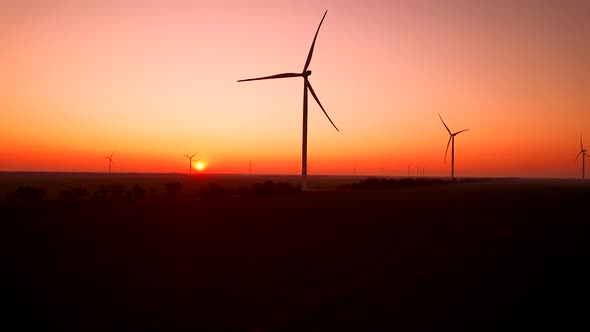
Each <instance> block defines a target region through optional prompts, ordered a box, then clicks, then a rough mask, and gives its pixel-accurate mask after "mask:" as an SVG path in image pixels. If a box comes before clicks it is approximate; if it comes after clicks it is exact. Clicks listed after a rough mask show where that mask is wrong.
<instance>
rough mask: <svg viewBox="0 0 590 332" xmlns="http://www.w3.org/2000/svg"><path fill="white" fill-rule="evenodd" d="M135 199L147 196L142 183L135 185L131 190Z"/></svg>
mask: <svg viewBox="0 0 590 332" xmlns="http://www.w3.org/2000/svg"><path fill="white" fill-rule="evenodd" d="M129 193H130V194H131V197H132V198H134V199H142V198H144V197H145V189H143V187H142V186H140V185H137V184H136V185H134V186H133V188H131V191H130V192H129Z"/></svg>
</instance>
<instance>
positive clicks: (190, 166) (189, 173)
mask: <svg viewBox="0 0 590 332" xmlns="http://www.w3.org/2000/svg"><path fill="white" fill-rule="evenodd" d="M197 153H198V152H195V153H193V155H192V156H189V155H186V154H184V153H183V154H182V155H183V156H185V157H187V158H188V175H189V176H190V175H192V171H193V157H194V156H195V155H196V154H197ZM199 159H201V158H199ZM199 159H197V160H196V161H199Z"/></svg>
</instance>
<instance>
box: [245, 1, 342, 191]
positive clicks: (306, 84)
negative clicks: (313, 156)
mask: <svg viewBox="0 0 590 332" xmlns="http://www.w3.org/2000/svg"><path fill="white" fill-rule="evenodd" d="M327 13H328V11H327V10H326V12H325V13H324V16H323V17H322V20H321V21H320V25H319V26H318V29H317V31H316V33H315V36H314V37H313V42H312V43H311V48H310V49H309V54H308V55H307V60H306V61H305V66H303V71H302V72H301V73H283V74H277V75H271V76H264V77H258V78H249V79H243V80H238V82H246V81H256V80H267V79H275V78H289V77H303V143H302V151H301V164H302V165H301V177H302V179H301V190H302V191H306V190H307V91H308V90H309V92H311V95H312V96H313V98H314V99H315V101H316V102H317V103H318V105H319V106H320V108H321V109H322V111H323V112H324V114H325V115H326V117H327V118H328V120H329V121H330V123H331V124H332V126H334V128H336V130H337V131H338V132H340V130H339V129H338V127H336V125H335V124H334V122H332V119H330V116H328V113H327V112H326V110H325V109H324V106H322V103H321V102H320V100H319V99H318V96H317V95H316V94H315V92H314V91H313V88H312V87H311V83H309V79H308V77H309V75H311V70H308V68H309V64H310V62H311V56H312V55H313V48H314V46H315V41H316V39H317V37H318V32H320V27H321V26H322V23H323V22H324V18H325V17H326V14H327Z"/></svg>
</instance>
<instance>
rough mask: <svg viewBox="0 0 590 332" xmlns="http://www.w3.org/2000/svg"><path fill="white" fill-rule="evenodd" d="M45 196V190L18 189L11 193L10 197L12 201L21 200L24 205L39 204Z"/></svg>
mask: <svg viewBox="0 0 590 332" xmlns="http://www.w3.org/2000/svg"><path fill="white" fill-rule="evenodd" d="M46 194H47V190H45V188H33V187H18V188H17V189H16V190H15V191H14V192H13V193H12V196H13V198H14V199H18V200H22V201H23V202H25V203H29V202H41V201H42V200H43V199H44V198H45V195H46Z"/></svg>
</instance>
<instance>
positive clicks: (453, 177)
mask: <svg viewBox="0 0 590 332" xmlns="http://www.w3.org/2000/svg"><path fill="white" fill-rule="evenodd" d="M438 117H439V118H440V121H442V123H443V125H444V126H445V128H447V131H448V132H449V141H448V142H447V149H446V150H445V162H446V161H447V152H449V143H451V141H452V142H453V144H452V145H451V179H455V136H457V135H458V134H460V133H462V132H464V131H467V130H469V129H463V130H459V131H458V132H456V133H452V132H451V130H450V129H449V127H447V124H446V123H445V122H444V120H443V119H442V116H440V113H439V114H438Z"/></svg>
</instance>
